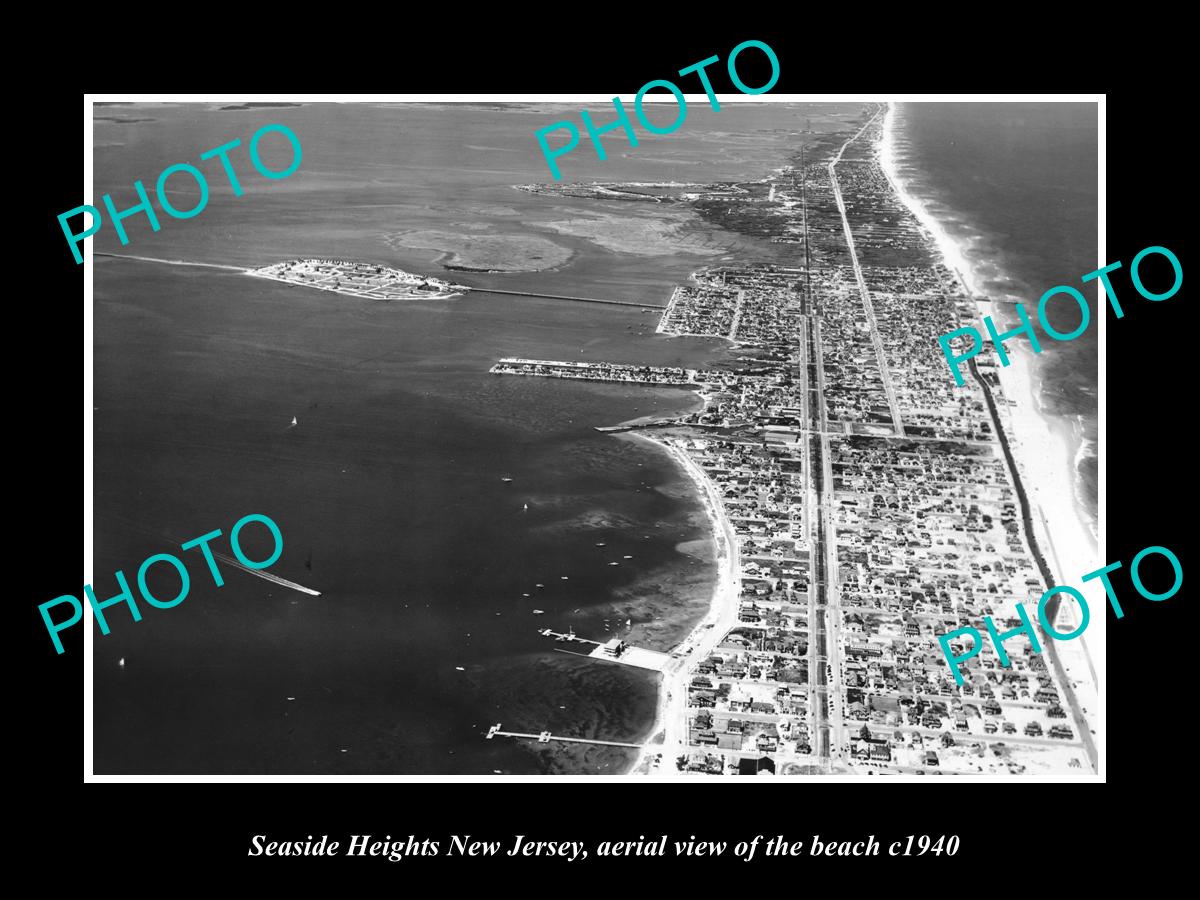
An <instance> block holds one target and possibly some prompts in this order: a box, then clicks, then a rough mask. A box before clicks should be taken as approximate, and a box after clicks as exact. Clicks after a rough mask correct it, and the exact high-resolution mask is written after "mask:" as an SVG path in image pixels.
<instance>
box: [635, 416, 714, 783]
mask: <svg viewBox="0 0 1200 900" xmlns="http://www.w3.org/2000/svg"><path fill="white" fill-rule="evenodd" d="M630 437H635V438H637V439H639V440H643V441H646V442H648V443H651V444H654V445H655V446H657V447H658V448H659V449H661V450H663V451H664V452H665V453H667V454H668V455H669V456H670V457H671V458H672V459H673V460H675V462H676V463H678V464H679V466H680V467H681V468H682V469H683V470H684V471H685V472H687V474H688V477H689V478H690V479H691V480H692V482H693V483H694V484H695V486H696V492H697V494H698V495H699V496H700V500H701V503H702V505H703V507H704V513H705V515H706V516H707V517H708V520H709V522H710V524H711V526H712V539H713V541H714V543H715V546H716V560H717V581H716V585H715V586H714V588H713V593H712V600H711V602H710V604H709V608H708V612H707V613H705V615H704V618H702V619H701V620H700V621H699V622H697V623H696V625H695V627H694V628H693V629H692V630H691V632H690V633H689V634H688V636H687V637H686V638H684V640H683V642H682V643H680V644H679V646H678V647H676V648H675V649H674V650H673V651H672V654H671V655H672V659H671V661H670V663H668V665H667V667H666V668H665V669H664V670H663V673H662V682H661V683H660V684H659V688H658V708H657V710H656V712H655V719H654V727H653V728H652V729H651V730H650V734H651V735H652V742H651V743H648V744H646V745H645V746H644V747H643V748H642V750H641V751H640V752H639V753H638V756H637V758H636V759H635V760H634V761H633V763H632V765H631V766H630V768H629V771H628V772H627V773H626V774H630V775H650V774H659V773H660V772H665V773H667V774H674V773H675V770H674V768H673V766H674V758H675V756H676V755H678V754H679V753H681V752H683V751H682V748H683V746H684V744H685V742H686V738H687V734H686V733H685V730H686V728H687V717H686V705H685V704H686V702H687V663H688V662H690V661H691V660H693V659H700V658H703V657H704V656H707V655H708V654H709V653H711V652H712V651H713V650H714V649H715V648H716V645H717V643H718V642H719V641H720V640H721V638H722V637H724V635H725V633H726V632H727V631H728V630H729V629H730V628H731V627H733V624H734V621H735V620H736V618H737V597H738V579H737V572H738V565H737V559H738V550H737V537H736V535H735V534H734V531H733V525H732V523H730V521H729V519H728V517H726V515H725V509H724V507H723V506H722V505H721V501H720V498H719V496H718V495H717V490H716V485H714V484H713V483H712V481H710V480H709V479H708V477H707V476H705V474H704V472H703V470H702V469H701V468H700V467H699V466H698V465H696V463H695V462H693V461H692V459H691V458H690V457H689V456H688V455H687V453H686V452H685V451H683V450H682V449H680V448H679V447H676V446H673V445H671V444H667V443H665V442H663V441H660V440H657V439H655V438H651V437H647V436H646V435H644V434H631V435H630ZM660 736H661V738H662V740H661V742H659V737H660ZM659 754H662V760H661V762H660V764H659V765H658V766H656V765H655V763H656V757H657V756H658V755H659ZM656 770H657V771H656Z"/></svg>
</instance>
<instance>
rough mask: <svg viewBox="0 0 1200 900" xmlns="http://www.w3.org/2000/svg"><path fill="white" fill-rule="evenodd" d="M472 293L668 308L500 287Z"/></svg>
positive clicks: (472, 290)
mask: <svg viewBox="0 0 1200 900" xmlns="http://www.w3.org/2000/svg"><path fill="white" fill-rule="evenodd" d="M471 293H472V294H507V295H508V296H510V297H538V298H540V299H543V300H573V301H575V302H576V303H606V304H608V305H609V306H636V307H638V308H640V309H666V307H665V306H658V305H657V304H654V303H632V302H630V301H629V300H600V299H598V298H596V297H568V296H566V295H565V294H534V293H532V292H530V291H502V290H500V289H498V288H477V287H473V288H471Z"/></svg>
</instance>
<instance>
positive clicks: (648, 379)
mask: <svg viewBox="0 0 1200 900" xmlns="http://www.w3.org/2000/svg"><path fill="white" fill-rule="evenodd" d="M488 371H489V372H491V373H492V374H493V375H540V376H542V377H543V378H577V379H579V380H581V381H627V382H631V383H634V384H660V385H693V384H696V383H697V379H698V376H697V373H696V371H695V370H693V369H680V368H673V367H663V366H626V365H620V364H618V363H582V362H554V361H551V360H544V359H518V358H515V357H512V358H506V359H502V360H500V361H499V362H497V363H496V364H495V365H494V366H492V367H491V369H489V370H488Z"/></svg>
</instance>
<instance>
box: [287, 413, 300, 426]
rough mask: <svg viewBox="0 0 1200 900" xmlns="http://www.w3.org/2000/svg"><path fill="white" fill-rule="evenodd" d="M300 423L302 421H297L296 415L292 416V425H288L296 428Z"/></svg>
mask: <svg viewBox="0 0 1200 900" xmlns="http://www.w3.org/2000/svg"><path fill="white" fill-rule="evenodd" d="M299 424H300V423H299V422H297V421H296V417H295V416H292V424H291V425H289V426H288V427H289V428H295V427H296V426H297V425H299Z"/></svg>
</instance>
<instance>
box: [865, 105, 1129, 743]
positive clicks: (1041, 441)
mask: <svg viewBox="0 0 1200 900" xmlns="http://www.w3.org/2000/svg"><path fill="white" fill-rule="evenodd" d="M894 121H895V105H894V104H890V105H889V107H888V113H887V118H886V120H885V125H884V132H883V134H884V137H883V142H882V145H881V147H880V164H881V165H882V167H883V169H884V171H885V172H886V173H887V175H888V178H889V179H890V180H891V181H892V184H893V185H894V187H895V189H896V191H897V193H898V195H899V196H900V198H901V200H902V201H903V202H904V204H905V205H906V206H908V208H909V209H910V210H911V211H912V212H913V214H914V215H915V216H916V217H917V219H918V220H919V221H920V222H921V224H922V225H923V226H924V227H925V229H926V230H927V231H928V232H929V234H930V236H931V238H932V239H933V241H934V242H935V243H936V244H937V247H938V250H939V251H940V252H941V254H942V257H943V259H944V260H945V262H946V264H947V265H948V266H950V267H951V268H952V269H954V271H955V272H956V273H957V274H958V276H959V278H960V279H961V281H962V282H963V285H964V286H965V287H966V289H967V291H968V292H969V293H970V294H972V295H973V296H975V297H976V298H977V302H976V306H977V308H978V310H979V315H980V317H982V316H985V315H990V316H992V317H993V319H994V320H996V321H1003V319H1002V317H1001V316H1000V312H999V309H998V304H995V303H992V302H991V301H989V300H985V299H982V298H980V297H979V292H978V288H977V279H976V278H975V275H974V273H973V272H972V270H971V267H970V265H969V263H968V262H967V259H966V257H965V256H964V255H963V253H962V250H961V248H960V247H959V246H958V245H957V244H956V243H955V242H954V240H953V239H951V238H950V236H949V235H948V234H947V233H946V231H945V229H944V228H942V226H941V225H940V223H939V222H938V221H937V219H936V218H935V217H934V216H933V215H932V214H930V212H929V211H928V210H927V209H926V208H925V206H924V204H922V203H921V201H920V200H918V199H916V198H915V197H913V196H912V195H911V194H910V193H909V192H908V191H907V190H906V189H905V185H904V183H903V180H902V179H901V178H900V177H899V175H898V172H897V167H896V160H895V144H894V135H893V127H894ZM1008 346H1009V348H1010V357H1011V364H1010V365H1009V366H1006V367H997V372H998V373H999V377H1000V383H1001V389H1002V391H1003V394H1004V398H1005V400H1006V401H1007V402H1006V403H1005V404H1004V405H1003V406H1002V407H1001V414H1002V415H1005V417H1006V419H1007V422H1006V429H1007V432H1008V434H1009V437H1010V440H1011V443H1012V449H1013V455H1014V457H1015V459H1016V461H1017V467H1018V469H1019V470H1020V473H1021V480H1022V482H1023V483H1024V485H1025V487H1026V490H1027V493H1028V495H1029V501H1030V504H1031V505H1032V507H1033V510H1034V517H1033V518H1034V538H1035V539H1036V540H1037V542H1038V544H1039V545H1040V546H1041V547H1042V548H1043V549H1044V551H1045V554H1046V558H1047V561H1048V562H1049V564H1050V566H1051V567H1052V570H1053V572H1054V575H1055V577H1056V580H1057V581H1058V583H1059V584H1064V585H1070V586H1072V587H1075V588H1077V589H1079V590H1081V591H1082V593H1083V594H1084V596H1085V597H1086V598H1087V601H1088V604H1089V606H1090V607H1091V609H1092V610H1093V613H1092V617H1091V621H1090V623H1089V625H1088V631H1087V632H1086V634H1085V635H1084V636H1083V637H1082V638H1080V639H1078V640H1072V641H1067V642H1056V643H1055V649H1056V650H1057V651H1058V652H1059V655H1060V658H1061V659H1062V662H1063V665H1064V667H1065V668H1066V670H1067V673H1068V676H1069V677H1070V678H1071V680H1072V682H1073V687H1074V689H1075V692H1076V696H1077V697H1078V699H1079V701H1080V704H1081V706H1083V708H1084V709H1085V710H1087V711H1088V713H1089V715H1091V714H1092V713H1096V712H1097V711H1098V710H1100V704H1099V701H1098V684H1097V680H1096V672H1097V671H1099V672H1103V671H1104V626H1105V616H1104V615H1103V609H1104V606H1105V604H1106V602H1107V601H1106V598H1105V595H1104V589H1103V587H1102V586H1100V584H1099V582H1098V581H1092V582H1089V583H1088V584H1084V583H1083V582H1082V581H1081V576H1082V575H1084V574H1086V573H1088V572H1092V571H1094V570H1096V569H1098V568H1100V567H1102V566H1103V565H1104V564H1105V562H1106V561H1105V560H1103V559H1102V558H1101V554H1100V553H1099V551H1098V548H1097V546H1096V540H1095V537H1094V535H1093V532H1092V529H1091V525H1090V522H1089V521H1088V519H1087V516H1086V514H1085V513H1084V512H1083V504H1082V502H1081V501H1080V500H1079V499H1078V498H1077V497H1076V495H1075V491H1076V489H1077V488H1076V476H1075V468H1074V460H1075V456H1076V452H1077V448H1075V447H1073V446H1072V439H1073V438H1072V431H1071V424H1070V423H1069V422H1068V421H1065V420H1062V419H1060V418H1057V417H1051V416H1049V415H1047V414H1046V413H1045V412H1044V410H1043V409H1042V406H1041V403H1040V401H1039V399H1038V394H1039V392H1038V390H1037V388H1038V383H1037V368H1036V367H1037V358H1036V356H1035V355H1034V354H1033V353H1031V352H1029V350H1028V349H1027V342H1025V341H1023V340H1021V339H1019V338H1018V339H1016V340H1014V341H1012V342H1010V343H1009V344H1008ZM989 349H990V348H989ZM1053 350H1054V348H1053V346H1050V345H1048V346H1046V347H1045V349H1044V350H1043V353H1047V352H1051V353H1052V352H1053ZM985 352H987V351H985ZM981 358H982V357H981ZM947 377H949V373H947ZM1018 599H1019V598H1018ZM1076 621H1078V619H1076ZM1089 656H1090V659H1089ZM1100 724H1101V725H1102V724H1103V723H1102V722H1101V723H1100ZM1098 730H1099V731H1100V733H1101V734H1103V729H1102V728H1101V727H1099V726H1098Z"/></svg>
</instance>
